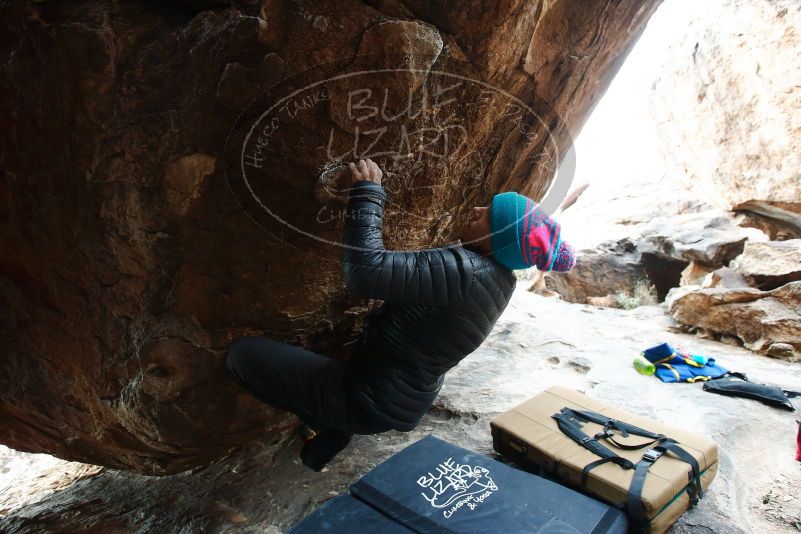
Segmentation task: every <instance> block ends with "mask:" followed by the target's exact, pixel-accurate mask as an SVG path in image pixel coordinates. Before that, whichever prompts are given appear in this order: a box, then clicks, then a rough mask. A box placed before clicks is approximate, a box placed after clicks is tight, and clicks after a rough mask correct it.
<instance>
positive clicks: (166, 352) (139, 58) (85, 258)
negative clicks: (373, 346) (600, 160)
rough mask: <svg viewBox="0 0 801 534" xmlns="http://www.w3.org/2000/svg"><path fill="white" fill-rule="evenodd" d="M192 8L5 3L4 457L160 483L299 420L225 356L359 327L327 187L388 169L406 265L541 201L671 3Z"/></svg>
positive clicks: (390, 212)
mask: <svg viewBox="0 0 801 534" xmlns="http://www.w3.org/2000/svg"><path fill="white" fill-rule="evenodd" d="M180 4H181V5H179V4H178V3H173V2H144V1H132V2H92V1H88V0H81V1H71V2H40V1H33V0H30V1H19V2H1V3H0V206H2V207H1V208H0V219H2V222H3V224H2V227H0V243H1V244H2V251H3V253H2V255H1V256H0V347H2V349H1V350H2V355H1V356H2V357H0V419H2V421H3V424H2V425H0V442H2V443H4V444H7V445H9V446H11V447H14V448H17V449H20V450H26V451H37V452H48V453H51V454H54V455H58V456H61V457H64V458H69V459H74V460H80V461H83V462H90V463H95V464H102V465H107V466H111V467H115V468H119V469H132V470H137V471H140V472H142V473H148V474H165V473H173V472H177V471H182V470H186V469H188V468H191V467H193V466H197V465H201V464H206V463H208V462H210V461H213V460H214V459H216V458H219V457H220V455H222V454H225V453H227V451H229V450H230V449H231V447H233V446H237V445H239V444H241V443H243V442H244V441H247V440H250V439H252V438H253V437H254V436H255V435H261V434H264V433H267V434H272V433H276V432H278V431H280V429H283V428H286V427H287V426H288V425H294V424H296V422H295V421H294V420H292V419H288V418H287V417H286V416H285V414H284V413H283V412H278V411H276V410H272V409H270V408H268V407H266V406H264V405H261V404H259V403H258V401H255V400H254V399H253V398H251V397H250V396H248V395H246V394H245V393H244V392H242V391H241V389H239V388H238V387H236V386H235V384H234V383H233V382H232V381H231V379H230V377H228V375H227V373H226V371H225V368H224V365H223V362H224V356H225V350H226V347H227V346H228V344H229V343H230V342H231V341H232V339H234V338H235V337H237V336H239V335H243V334H264V335H268V336H271V337H275V338H278V339H281V340H283V341H287V342H291V343H295V344H298V345H302V346H304V347H306V348H309V349H312V350H317V351H320V352H325V353H330V352H333V351H336V349H337V347H339V346H340V345H341V344H342V343H343V342H345V341H347V340H348V339H351V338H352V337H353V336H354V335H355V334H357V333H358V330H359V328H360V323H361V317H362V316H363V314H364V310H365V309H366V307H367V306H365V304H366V303H365V302H363V301H361V300H359V299H356V298H354V297H353V296H351V295H349V294H348V292H347V291H346V289H345V287H344V285H343V283H342V280H341V274H340V266H339V258H340V255H341V249H340V248H339V247H338V245H337V243H336V241H337V240H338V239H339V237H340V236H341V232H342V217H341V213H340V211H338V209H337V207H336V206H335V205H333V204H335V203H332V205H329V204H327V203H326V202H325V201H322V202H321V201H319V200H315V199H319V198H323V199H324V198H325V197H320V196H318V195H315V190H316V180H317V175H318V173H319V171H320V170H321V169H323V168H324V167H326V166H327V165H329V164H333V163H336V162H338V161H342V160H346V159H352V158H355V157H368V156H372V157H374V158H375V159H376V161H377V162H378V163H379V164H380V165H382V166H383V167H384V169H385V171H386V173H387V178H386V180H385V181H386V188H387V190H388V193H389V203H388V206H387V217H386V223H385V227H386V235H387V239H386V245H387V246H388V247H391V248H416V247H424V246H430V245H437V244H443V243H445V242H451V241H453V240H454V238H455V237H456V235H457V232H458V229H459V226H460V224H461V222H462V221H463V220H464V218H465V215H466V212H467V210H468V209H469V207H470V206H472V205H480V204H482V203H486V202H487V200H488V199H489V197H490V196H491V195H492V194H494V193H496V192H499V191H501V190H505V189H514V190H519V191H520V192H522V193H524V194H528V195H530V196H533V197H536V198H540V197H541V196H542V195H543V194H544V192H545V191H547V189H548V188H549V186H550V184H551V181H552V178H553V175H554V171H555V168H556V166H557V165H558V164H559V162H560V160H561V159H562V157H563V154H564V152H565V151H566V149H567V147H568V146H569V145H570V136H569V132H577V131H579V130H580V128H581V125H582V124H583V122H584V120H585V119H586V117H587V115H588V114H589V112H590V110H592V108H593V107H594V105H595V104H596V102H597V101H598V99H599V98H600V97H601V96H602V95H603V93H604V90H605V88H606V87H607V85H608V84H609V81H610V80H611V78H612V77H613V76H614V74H615V73H616V71H617V69H618V67H619V66H620V64H621V62H622V60H623V59H624V57H625V56H626V54H627V53H628V51H629V49H630V48H631V46H632V45H633V43H634V42H635V41H636V39H637V37H638V36H639V34H640V33H641V31H642V29H643V28H644V26H645V24H646V21H647V20H648V18H649V17H650V15H651V14H652V13H653V11H654V10H655V8H656V7H657V5H658V4H659V0H647V1H641V0H623V1H617V0H615V1H613V0H600V1H598V2H593V3H591V4H585V3H577V2H573V1H568V0H555V1H551V2H539V1H536V0H502V1H500V2H496V3H494V4H493V9H487V5H486V3H485V2H480V1H478V0H468V1H466V2H457V3H431V4H427V3H419V2H401V1H398V0H378V1H372V2H349V1H347V0H333V1H330V2H316V3H315V2H290V1H284V0H278V1H272V0H246V1H245V0H243V1H241V2H233V3H229V2H216V1H191V0H185V1H183V2H181V3H180ZM231 4H233V5H231ZM354 66H358V67H359V68H360V69H362V70H366V71H368V74H367V75H365V77H364V79H363V83H357V82H355V81H354V76H356V75H357V73H358V72H359V71H354V69H353V68H352V67H354ZM388 70H389V71H390V72H389V73H388V72H387V71H388ZM393 72H394V73H395V74H396V75H393ZM374 75H375V76H374ZM454 77H455V78H454ZM337 81H341V84H338V83H336V82H337ZM383 89H387V93H386V95H385V93H384V91H383ZM390 89H391V91H390ZM384 96H386V100H384V98H383V97H384ZM404 97H405V98H404ZM384 101H385V102H386V103H387V106H386V107H382V102H384ZM404 102H405V103H408V109H407V107H406V106H404V105H403V103H404ZM421 110H422V111H421ZM381 112H383V113H384V115H380V113H381ZM379 115H380V116H381V117H382V120H385V122H386V123H387V124H385V125H384V126H386V128H385V129H381V128H378V129H376V128H375V126H376V124H375V123H376V117H378V116H379ZM368 123H369V128H361V126H360V125H362V124H368ZM446 133H447V134H448V135H445V134H446ZM447 141H450V142H447Z"/></svg>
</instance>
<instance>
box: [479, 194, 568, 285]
mask: <svg viewBox="0 0 801 534" xmlns="http://www.w3.org/2000/svg"><path fill="white" fill-rule="evenodd" d="M490 229H491V237H490V239H491V241H492V255H493V257H494V258H495V260H496V261H498V263H500V264H501V265H503V266H505V267H506V268H507V269H509V270H513V269H528V268H529V267H532V266H533V267H536V268H537V269H539V270H540V271H559V272H567V271H569V270H570V269H572V268H573V266H574V265H575V264H576V252H575V251H574V250H573V247H571V246H570V245H569V244H568V243H567V242H566V241H562V236H561V227H560V225H559V223H558V222H556V221H555V220H553V219H551V218H550V217H548V215H547V214H546V213H545V212H544V211H542V208H540V206H539V204H537V203H536V202H534V201H533V200H531V199H530V198H528V197H526V196H524V195H520V194H518V193H514V192H511V191H510V192H507V193H500V194H497V195H495V196H494V197H493V198H492V204H491V206H490Z"/></svg>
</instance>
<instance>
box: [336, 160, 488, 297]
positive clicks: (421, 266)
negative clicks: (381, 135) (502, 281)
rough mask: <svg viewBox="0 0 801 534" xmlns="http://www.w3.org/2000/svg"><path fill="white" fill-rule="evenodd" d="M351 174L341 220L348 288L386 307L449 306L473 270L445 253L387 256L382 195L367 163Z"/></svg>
mask: <svg viewBox="0 0 801 534" xmlns="http://www.w3.org/2000/svg"><path fill="white" fill-rule="evenodd" d="M361 168H363V166H362V162H361V161H360V166H359V168H357V170H356V171H354V167H351V172H352V174H353V182H352V184H351V190H350V196H349V201H348V207H347V210H346V212H345V213H346V216H345V236H344V239H343V253H342V275H343V277H344V279H345V284H346V285H347V287H348V289H350V290H351V291H352V292H354V293H356V294H357V295H360V296H362V297H365V298H373V299H379V300H385V301H388V302H397V303H407V304H423V305H430V306H451V305H454V304H457V303H458V302H460V301H461V300H462V299H463V298H464V295H465V294H466V293H467V291H468V290H469V287H470V283H471V278H472V268H471V266H470V265H468V264H469V261H468V262H467V264H464V263H462V262H461V260H460V256H459V255H457V254H456V253H455V252H454V251H453V250H451V249H448V248H434V249H424V250H419V251H389V250H386V249H385V248H384V240H383V237H382V229H383V217H384V203H385V201H386V193H385V192H384V188H383V187H381V171H380V169H378V166H377V165H376V164H375V163H372V162H370V161H369V160H368V163H365V165H364V171H361V170H360V169H361Z"/></svg>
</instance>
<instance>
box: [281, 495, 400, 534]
mask: <svg viewBox="0 0 801 534" xmlns="http://www.w3.org/2000/svg"><path fill="white" fill-rule="evenodd" d="M318 532H319V533H325V534H355V533H359V534H361V533H370V532H376V533H381V534H385V533H386V534H414V532H413V531H411V530H409V529H408V528H406V527H404V526H402V525H400V524H398V523H396V522H395V521H393V520H392V519H390V518H388V517H387V516H385V515H384V514H382V513H381V512H379V511H377V510H376V509H374V508H372V507H371V506H369V505H367V504H365V503H363V502H362V501H360V500H358V499H356V498H355V497H351V496H350V495H339V496H337V497H334V498H333V499H331V500H329V501H327V502H325V503H324V504H323V505H322V506H320V507H319V508H318V509H317V510H315V511H314V512H313V513H312V514H311V515H309V516H307V517H306V518H305V519H303V521H301V522H300V523H298V524H297V525H295V526H294V527H292V528H291V529H290V530H289V531H288V532H287V534H317V533H318Z"/></svg>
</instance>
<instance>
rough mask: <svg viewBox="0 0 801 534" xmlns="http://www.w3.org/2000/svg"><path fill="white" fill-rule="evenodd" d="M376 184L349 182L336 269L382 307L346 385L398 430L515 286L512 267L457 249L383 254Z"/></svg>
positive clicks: (424, 404) (420, 409) (486, 329)
mask: <svg viewBox="0 0 801 534" xmlns="http://www.w3.org/2000/svg"><path fill="white" fill-rule="evenodd" d="M385 200H386V194H385V193H384V189H383V187H381V186H380V185H378V184H376V183H374V182H370V181H367V180H361V181H358V182H356V183H355V184H353V188H352V189H351V192H350V197H349V201H348V207H347V210H346V221H345V237H344V245H345V246H344V248H343V255H342V274H343V276H344V279H345V283H346V285H347V287H348V288H349V289H350V290H351V291H352V292H354V293H355V294H357V295H360V296H362V297H366V298H372V299H380V300H383V301H384V304H383V305H382V306H381V308H380V309H379V310H378V312H377V313H374V314H372V315H371V316H368V317H367V320H366V322H365V331H364V337H363V338H362V343H361V344H360V346H359V347H358V348H357V349H356V351H355V353H354V356H353V357H352V359H351V373H350V376H351V390H352V391H353V392H354V394H355V396H356V397H357V399H358V400H359V401H360V403H361V404H362V405H363V406H364V408H365V409H366V410H368V412H370V413H371V414H372V415H374V416H375V417H376V418H377V419H378V420H380V421H382V422H384V423H386V424H388V425H391V426H392V427H393V428H395V429H397V430H400V431H409V430H411V429H413V428H414V427H415V426H417V423H418V422H419V421H420V419H421V418H422V416H423V414H424V413H425V412H426V410H427V409H428V408H429V406H431V404H432V403H433V402H434V399H435V398H436V396H437V394H438V393H439V390H440V388H441V387H442V379H443V375H444V374H445V372H446V371H448V370H449V369H451V368H452V367H454V366H455V365H456V364H458V363H459V362H460V361H461V360H462V359H463V358H464V357H465V356H467V355H468V354H470V353H471V352H473V351H474V350H476V349H477V348H478V347H479V346H480V345H481V343H483V341H484V339H486V337H487V336H488V335H489V333H490V330H492V327H493V325H494V324H495V322H496V321H497V320H498V317H499V316H500V315H501V313H502V312H503V310H504V309H505V308H506V305H507V304H508V303H509V299H510V298H511V297H512V292H513V290H514V287H515V282H516V278H515V276H514V274H513V273H512V271H510V270H509V269H507V268H506V267H504V266H502V265H500V264H499V263H497V262H496V261H495V260H493V259H492V258H491V257H489V256H483V255H481V254H479V253H477V252H474V251H472V250H469V249H467V248H464V247H462V246H461V245H457V246H450V247H443V248H432V249H423V250H418V251H389V250H385V249H384V241H383V239H382V237H381V232H382V224H383V215H384V202H385Z"/></svg>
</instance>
